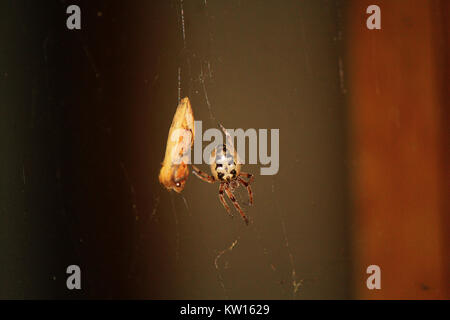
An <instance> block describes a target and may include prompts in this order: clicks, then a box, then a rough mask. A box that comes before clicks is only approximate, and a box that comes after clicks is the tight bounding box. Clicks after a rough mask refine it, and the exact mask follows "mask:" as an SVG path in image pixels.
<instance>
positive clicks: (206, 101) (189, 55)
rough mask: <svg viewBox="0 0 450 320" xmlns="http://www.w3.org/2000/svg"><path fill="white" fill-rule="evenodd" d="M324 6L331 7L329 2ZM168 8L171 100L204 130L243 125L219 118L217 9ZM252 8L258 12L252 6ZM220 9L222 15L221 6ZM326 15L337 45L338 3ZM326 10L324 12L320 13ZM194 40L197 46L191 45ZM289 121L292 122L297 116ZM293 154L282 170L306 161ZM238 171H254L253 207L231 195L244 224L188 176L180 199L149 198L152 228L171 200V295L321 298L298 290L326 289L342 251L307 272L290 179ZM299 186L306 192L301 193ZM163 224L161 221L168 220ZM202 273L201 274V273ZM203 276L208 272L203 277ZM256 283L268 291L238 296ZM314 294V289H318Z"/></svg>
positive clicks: (241, 194)
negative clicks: (175, 50) (174, 39)
mask: <svg viewBox="0 0 450 320" xmlns="http://www.w3.org/2000/svg"><path fill="white" fill-rule="evenodd" d="M325 2H326V1H325ZM325 2H324V3H325ZM326 3H327V4H328V5H329V3H328V2H326ZM233 4H234V5H237V7H238V8H237V9H236V8H233V10H237V11H239V6H240V5H241V4H240V2H239V1H238V2H233ZM307 5H310V4H305V7H306V6H307ZM173 6H174V14H176V15H177V21H178V30H179V32H178V36H179V43H180V45H179V47H180V52H179V60H178V61H177V63H178V65H177V68H176V73H175V74H174V75H173V79H174V81H173V84H174V87H175V88H176V92H177V93H176V94H177V97H176V98H177V101H176V102H179V101H180V100H181V98H183V97H184V96H189V98H190V99H191V102H192V105H193V109H194V114H195V119H196V120H202V121H203V130H205V129H207V128H208V127H209V126H207V124H210V125H211V127H217V124H218V123H219V122H220V123H223V124H224V126H225V127H226V128H233V127H236V128H239V127H241V125H240V124H241V123H242V122H240V121H239V119H237V121H236V122H230V121H229V119H228V120H227V121H224V115H226V110H225V109H228V106H227V105H224V103H223V102H222V101H220V100H219V98H218V97H219V96H220V94H219V92H220V91H221V90H228V88H223V87H222V88H220V87H218V84H219V83H223V81H222V79H220V78H218V76H217V75H218V74H220V72H217V71H218V70H216V67H218V66H220V63H221V61H220V60H221V57H220V56H221V52H220V49H217V48H216V45H215V40H214V39H215V34H214V24H215V23H216V22H215V21H216V20H215V16H216V15H217V14H218V13H217V8H216V7H215V8H214V10H213V13H212V14H211V12H210V11H211V8H210V6H209V2H208V1H203V2H202V8H201V10H200V12H201V14H200V16H199V15H198V14H197V15H194V14H193V13H192V12H193V9H192V6H189V5H188V3H187V2H186V1H183V0H176V1H175V2H174V3H173ZM316 6H317V7H314V5H313V7H314V8H316V9H315V10H319V9H317V8H320V5H319V4H317V5H316ZM302 8H303V7H302ZM255 9H258V8H256V7H255ZM221 10H223V11H225V12H228V11H226V9H223V8H222V9H221ZM286 10H288V9H286ZM320 10H322V9H320ZM329 10H330V12H334V14H336V15H337V16H338V17H337V20H336V21H337V24H338V25H337V26H336V27H335V30H336V32H335V34H332V35H331V39H330V40H329V41H330V42H331V43H333V44H334V45H335V46H339V44H340V41H342V38H343V36H342V26H341V25H340V24H341V22H340V21H341V19H342V8H341V4H340V1H335V2H332V5H331V8H330V9H329ZM230 11H232V10H230ZM324 12H326V10H325V9H324ZM221 13H223V12H221ZM298 16H299V19H300V22H299V23H298V26H299V30H298V36H299V41H301V42H302V43H304V45H303V46H302V48H301V50H300V52H302V54H303V56H301V57H300V59H302V64H303V66H304V71H305V74H306V75H305V77H310V78H313V75H314V71H315V68H317V61H314V59H315V57H314V55H313V53H312V50H313V49H312V48H311V47H310V46H311V45H310V43H311V42H312V39H311V35H309V33H310V30H311V25H308V24H307V23H306V22H304V21H303V20H304V19H305V20H307V19H306V17H307V15H305V14H304V13H303V12H299V13H298ZM196 18H198V19H201V20H202V22H199V23H197V24H200V25H202V26H203V28H204V29H205V30H207V31H206V32H203V33H201V32H199V31H198V28H197V29H196V30H194V29H195V27H194V26H193V25H195V23H196V22H194V21H193V19H196ZM194 39H195V42H196V43H195V44H193V41H194ZM199 39H200V40H199ZM199 41H200V42H202V43H203V42H207V43H208V45H207V46H204V47H207V48H208V49H207V50H204V49H198V48H199V46H198V42H199ZM200 47H202V46H200ZM335 61H336V65H335V67H336V69H335V78H334V84H333V85H334V86H335V87H336V88H337V89H338V93H336V94H340V95H345V94H346V92H347V89H346V85H345V74H344V69H345V68H344V59H343V57H342V54H339V55H336V57H335ZM295 90H296V91H295V92H298V90H301V89H297V88H296V89H295ZM174 98H175V97H174ZM174 100H175V99H174ZM246 108H249V109H253V111H252V112H254V113H257V112H258V106H253V105H248V106H247V107H246ZM279 112H281V113H285V114H287V115H288V114H291V113H292V111H291V110H289V109H287V108H285V109H283V108H280V110H279ZM292 117H294V118H295V119H298V116H297V115H294V116H292ZM287 118H289V116H287ZM288 121H289V120H288ZM224 122H226V123H224ZM280 131H282V130H280ZM282 134H284V132H283V133H282ZM286 134H287V133H286ZM292 153H293V154H295V158H293V159H292V161H291V162H289V163H285V162H283V164H282V165H283V166H284V167H283V168H284V170H285V172H294V171H295V170H297V168H298V167H299V166H302V165H304V163H305V159H304V157H302V156H300V155H299V154H298V153H297V152H292ZM281 155H283V154H281ZM283 159H284V158H283ZM282 161H284V160H282ZM203 170H204V171H205V172H207V173H209V170H208V169H207V168H206V167H203ZM243 170H244V171H247V170H248V171H249V172H251V173H253V174H255V178H256V179H255V181H254V183H253V184H252V189H253V191H254V199H255V200H254V201H255V203H254V206H249V203H248V196H247V192H246V190H245V188H238V189H237V190H236V194H235V195H236V198H237V200H238V202H239V204H240V205H241V206H242V208H243V210H244V212H245V213H246V214H248V216H249V218H250V220H251V223H250V225H249V226H248V227H247V226H245V224H244V223H243V221H241V220H240V216H239V214H238V213H237V212H234V215H235V219H231V221H230V222H227V221H225V220H224V219H225V218H226V217H227V213H226V211H225V209H224V208H223V206H222V204H221V203H220V201H219V199H218V197H217V193H218V185H217V184H206V183H204V182H201V181H200V180H198V179H196V178H195V177H194V176H193V175H191V177H189V180H188V182H187V185H186V188H185V190H184V191H183V193H182V194H181V195H179V194H175V193H170V194H168V193H167V192H165V191H164V190H163V191H162V192H160V193H159V194H158V195H157V196H156V197H155V199H154V200H155V202H154V203H155V205H154V208H153V210H152V212H151V217H152V218H151V221H152V223H153V222H154V223H159V217H161V219H163V217H162V215H165V214H167V213H168V212H167V210H166V207H167V206H166V204H168V202H170V204H169V208H170V211H169V212H171V215H170V216H171V217H172V223H173V229H172V232H173V234H172V236H173V242H174V245H173V246H172V247H171V248H173V250H170V251H169V252H168V254H170V255H173V256H174V259H175V261H177V263H178V264H179V267H178V268H175V270H177V271H175V270H174V271H173V272H174V273H173V282H174V287H175V288H177V289H178V290H180V289H179V288H180V287H185V288H184V290H183V291H182V292H178V293H177V294H175V295H174V296H175V297H178V298H188V299H189V298H219V299H220V298H226V299H236V298H248V299H251V298H254V297H262V298H267V297H270V298H274V297H275V298H277V299H280V298H281V299H298V298H303V297H322V296H323V295H320V293H314V294H316V295H314V294H311V293H304V290H310V289H311V286H314V285H318V284H319V282H320V281H321V283H320V286H316V287H317V288H326V289H329V288H332V286H328V285H326V284H323V283H324V282H326V281H328V280H330V279H331V277H332V276H333V273H334V274H338V273H339V272H337V271H336V269H339V268H342V265H344V266H345V264H346V262H345V258H344V259H341V258H340V256H341V253H340V252H338V253H336V256H337V258H334V257H335V256H334V253H329V252H325V253H324V254H323V255H322V256H323V257H325V259H332V260H331V261H327V260H320V259H322V258H321V257H322V256H321V254H320V253H319V254H315V253H313V254H311V253H309V255H310V256H313V259H316V260H318V262H317V263H315V264H311V263H309V264H308V267H305V266H303V265H302V263H303V262H304V261H305V260H304V259H307V258H305V257H302V256H299V255H298V252H304V251H305V249H304V248H305V246H304V245H301V244H300V243H299V242H298V239H299V236H298V234H294V233H293V230H295V229H294V227H293V222H292V221H291V217H289V216H288V215H287V213H286V212H287V210H289V207H288V206H287V204H286V201H287V200H286V199H287V197H286V196H285V192H286V190H289V191H290V196H291V198H289V199H290V201H296V199H294V198H295V197H296V192H297V190H295V187H294V189H289V188H287V187H286V181H289V179H288V178H286V177H285V176H278V175H275V176H272V177H270V176H269V177H263V176H260V175H258V174H256V173H257V171H258V170H259V167H257V166H251V167H250V166H248V165H245V166H244V167H243ZM301 189H302V190H307V189H305V188H301ZM299 192H301V191H299ZM300 198H302V197H300ZM227 201H228V200H227ZM303 201H305V200H303ZM308 201H309V200H308ZM317 203H319V205H320V201H318V200H317V199H311V200H310V203H309V204H308V205H306V204H305V205H302V206H303V207H308V208H314V207H315V206H317ZM338 203H339V202H338ZM229 204H230V203H229ZM230 208H231V209H232V210H234V208H233V206H230ZM266 214H269V215H271V220H268V219H267V217H265V216H263V215H266ZM307 214H308V212H302V213H301V215H302V216H304V217H306V216H307ZM211 216H212V217H213V218H211ZM223 217H225V218H223ZM222 218H223V219H222ZM164 219H166V221H167V219H168V216H167V217H165V218H164ZM213 221H220V223H223V226H217V225H214V222H213ZM224 221H225V222H224ZM269 221H270V222H269ZM166 223H167V222H166ZM302 230H303V229H302ZM194 233H197V234H196V235H195V237H196V238H198V239H203V240H198V241H199V242H201V245H200V246H199V247H198V248H197V247H195V246H197V245H199V242H195V241H193V240H192V239H193V238H194V236H193V234H194ZM333 236H334V235H333ZM202 237H203V238H202ZM300 238H302V237H300ZM318 238H319V239H320V236H319V237H316V238H315V239H318ZM325 238H326V237H325ZM292 239H294V241H292ZM326 239H327V238H326ZM306 241H308V239H306ZM325 241H327V240H325ZM331 247H332V246H331ZM246 256H251V257H256V258H255V259H254V260H252V259H250V258H249V259H245V257H246ZM318 257H319V258H318ZM329 257H332V258H329ZM333 259H334V260H333ZM339 259H340V260H339ZM193 260H199V262H198V264H195V263H192V262H191V261H193ZM200 261H201V265H200ZM311 265H313V266H314V268H313V267H311ZM200 269H201V270H203V271H201V272H200V271H199V270H200ZM205 270H206V271H205ZM253 271H255V272H258V273H259V275H258V276H253V275H252V272H253ZM204 272H206V273H207V274H203V273H204ZM241 272H246V273H245V277H247V279H244V278H243V276H241V275H240V273H241ZM181 274H192V275H193V277H196V279H197V278H198V277H199V276H198V275H199V274H202V277H203V276H204V277H205V279H204V280H203V278H200V280H198V281H199V282H201V283H202V285H199V284H198V283H195V284H194V283H193V282H192V285H191V286H189V285H185V284H189V283H191V282H189V281H186V280H185V279H184V278H183V275H181ZM211 274H213V278H214V279H212V278H211ZM244 280H245V281H244ZM261 280H262V281H263V282H264V287H265V288H266V290H269V289H267V288H270V292H269V291H267V292H263V293H259V292H258V289H257V288H256V289H255V288H254V289H253V290H252V289H248V288H247V289H248V290H247V292H246V293H245V294H241V293H240V292H239V288H240V287H241V286H243V285H244V284H243V282H245V285H246V286H248V287H251V286H252V285H253V284H252V283H251V282H252V281H255V282H258V281H261ZM256 287H257V285H256ZM199 288H201V289H199ZM217 289H218V290H217ZM315 290H318V291H320V289H315ZM332 290H334V289H330V292H332V293H330V294H329V295H324V296H326V297H328V296H330V297H335V296H341V295H339V294H340V293H339V294H336V293H333V291H332ZM251 292H253V293H251Z"/></svg>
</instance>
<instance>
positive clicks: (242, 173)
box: [239, 172, 255, 184]
mask: <svg viewBox="0 0 450 320" xmlns="http://www.w3.org/2000/svg"><path fill="white" fill-rule="evenodd" d="M239 177H246V178H247V179H248V182H247V183H248V184H250V183H252V182H253V180H254V179H255V176H254V175H252V174H251V173H247V172H240V173H239Z"/></svg>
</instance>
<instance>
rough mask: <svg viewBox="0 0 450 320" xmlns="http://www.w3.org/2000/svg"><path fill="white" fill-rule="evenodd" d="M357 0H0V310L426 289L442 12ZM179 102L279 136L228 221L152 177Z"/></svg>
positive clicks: (196, 194)
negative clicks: (78, 281)
mask: <svg viewBox="0 0 450 320" xmlns="http://www.w3.org/2000/svg"><path fill="white" fill-rule="evenodd" d="M366 2H367V1H326V0H323V1H312V0H311V1H284V2H275V1H264V2H263V1H237V0H236V1H212V0H209V1H204V0H198V1H188V0H184V1H158V2H156V1H151V2H150V1H131V2H127V3H124V2H122V1H71V2H68V1H50V0H48V1H45V2H37V1H7V0H2V1H0V6H1V7H0V150H1V156H0V250H1V255H0V298H3V299H5V298H18V299H22V298H41V299H60V298H65V299H71V298H75V299H76V298H101V299H110V298H145V299H224V298H231V299H347V298H448V297H449V288H450V285H449V284H450V281H449V279H450V278H449V277H448V276H449V271H450V263H449V259H448V252H449V238H448V234H449V233H448V231H449V230H448V225H449V217H448V201H447V200H446V199H447V197H446V194H445V192H444V190H446V187H445V181H446V180H445V179H446V178H445V172H447V170H446V169H448V164H447V163H448V152H447V151H446V149H445V148H444V147H443V146H444V145H446V144H445V142H446V141H447V142H448V140H446V139H447V138H446V136H445V135H444V132H445V130H444V129H445V128H448V121H447V120H442V119H448V109H447V108H446V105H447V103H446V101H447V100H446V98H447V96H445V94H447V89H448V87H446V85H445V83H446V79H447V80H448V70H449V68H448V28H447V27H448V22H446V21H449V20H446V18H447V16H448V4H447V3H446V2H445V1H425V0H423V1H419V0H415V1H413V0H411V1H403V0H402V1H400V0H397V1H378V4H379V5H380V6H381V8H382V30H376V31H370V30H367V29H366V27H365V19H366V18H367V16H368V15H367V14H366V13H365V8H367V6H368V5H370V4H372V3H368V2H367V3H366ZM406 2H411V5H404V3H406ZM70 4H77V5H79V6H80V8H81V30H68V29H67V28H66V19H67V17H68V15H67V14H66V8H67V6H68V5H70ZM447 84H448V81H447ZM184 96H189V98H190V100H191V103H192V106H193V109H194V113H195V118H196V120H202V121H203V129H204V130H206V129H207V128H209V127H213V126H216V122H217V121H220V122H221V123H223V124H224V126H225V127H227V128H244V129H247V128H256V129H259V128H267V129H271V128H278V129H280V170H279V172H278V174H277V175H275V176H261V175H259V170H260V166H259V165H245V166H244V170H245V171H248V172H251V173H254V174H256V179H255V182H254V184H253V191H254V197H255V205H254V206H253V207H249V206H248V205H246V199H247V198H246V192H245V190H242V191H241V192H240V193H239V194H238V200H239V202H240V203H241V204H242V205H243V207H244V210H245V211H246V212H247V214H248V215H249V216H250V217H251V219H252V220H253V222H252V224H251V225H250V226H248V227H247V226H245V224H244V223H243V221H242V220H240V218H239V216H235V218H234V219H230V218H229V216H228V215H227V213H226V211H225V210H224V208H223V207H222V205H221V204H220V202H219V199H218V187H219V186H218V185H217V184H215V185H210V184H206V183H204V182H202V181H200V180H199V179H197V178H196V177H194V176H191V177H190V178H189V180H188V183H187V185H186V188H185V190H184V191H183V193H182V194H181V195H178V194H175V193H173V192H172V193H169V192H167V191H166V190H165V189H164V188H163V187H162V186H161V185H160V184H159V183H158V179H157V176H158V173H159V169H160V163H161V161H162V159H163V156H164V150H165V144H166V139H167V134H168V129H169V126H170V123H171V120H172V117H173V114H174V111H175V109H176V106H177V103H178V99H179V97H184ZM447 145H448V143H447ZM202 168H203V169H204V170H205V171H208V172H209V169H208V167H207V166H206V165H203V166H202ZM445 253H446V254H445ZM71 264H76V265H79V266H80V268H81V271H82V290H81V291H76V290H73V291H69V290H68V289H67V288H66V278H67V276H68V275H67V274H66V268H67V266H69V265H71ZM370 264H378V265H380V267H381V269H382V281H383V282H382V286H383V287H382V288H383V289H382V290H381V291H379V292H377V293H374V292H369V291H368V290H367V288H366V287H365V278H366V277H367V275H366V273H365V270H366V268H367V266H368V265H370Z"/></svg>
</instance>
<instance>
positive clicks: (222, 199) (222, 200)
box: [219, 183, 233, 217]
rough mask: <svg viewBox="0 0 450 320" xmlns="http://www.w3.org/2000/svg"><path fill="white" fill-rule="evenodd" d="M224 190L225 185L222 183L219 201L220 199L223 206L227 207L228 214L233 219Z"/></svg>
mask: <svg viewBox="0 0 450 320" xmlns="http://www.w3.org/2000/svg"><path fill="white" fill-rule="evenodd" d="M223 190H224V184H223V183H221V184H220V187H219V199H220V202H222V204H223V206H224V207H225V209H227V212H228V214H229V215H230V216H231V217H233V214H232V213H231V211H230V207H229V206H228V204H227V202H226V201H225V197H224V196H223Z"/></svg>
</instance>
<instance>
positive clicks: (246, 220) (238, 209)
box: [225, 186, 248, 225]
mask: <svg viewBox="0 0 450 320" xmlns="http://www.w3.org/2000/svg"><path fill="white" fill-rule="evenodd" d="M225 192H226V194H227V196H228V198H230V200H231V202H233V205H234V207H235V208H236V210H237V211H239V213H240V214H241V216H242V219H244V221H245V224H246V225H248V218H247V216H246V215H245V213H244V211H242V209H241V206H240V205H239V203H238V202H237V201H236V198H235V197H234V195H233V192H231V190H230V189H229V188H228V186H225Z"/></svg>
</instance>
